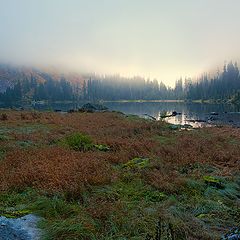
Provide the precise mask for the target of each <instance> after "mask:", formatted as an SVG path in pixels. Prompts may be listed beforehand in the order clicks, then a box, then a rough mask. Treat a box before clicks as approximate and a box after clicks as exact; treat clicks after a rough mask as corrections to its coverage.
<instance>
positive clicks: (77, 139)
mask: <svg viewBox="0 0 240 240" xmlns="http://www.w3.org/2000/svg"><path fill="white" fill-rule="evenodd" d="M62 143H63V145H66V146H68V147H70V149H72V150H75V151H88V150H90V149H92V148H93V142H92V139H91V138H90V137H89V136H87V135H84V134H82V133H74V134H72V135H70V136H68V137H66V138H65V139H64V140H63V141H62Z"/></svg>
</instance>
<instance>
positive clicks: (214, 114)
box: [210, 112, 218, 116]
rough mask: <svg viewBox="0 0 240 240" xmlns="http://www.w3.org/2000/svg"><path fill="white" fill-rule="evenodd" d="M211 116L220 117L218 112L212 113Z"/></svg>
mask: <svg viewBox="0 0 240 240" xmlns="http://www.w3.org/2000/svg"><path fill="white" fill-rule="evenodd" d="M210 115H212V116H216V115H218V113H217V112H211V113H210Z"/></svg>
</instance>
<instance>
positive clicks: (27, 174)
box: [0, 147, 112, 195]
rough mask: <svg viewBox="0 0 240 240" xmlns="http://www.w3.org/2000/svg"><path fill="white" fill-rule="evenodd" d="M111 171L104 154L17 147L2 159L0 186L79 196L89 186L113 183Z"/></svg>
mask: <svg viewBox="0 0 240 240" xmlns="http://www.w3.org/2000/svg"><path fill="white" fill-rule="evenodd" d="M103 173H104V174H103ZM111 174H112V172H111V167H110V165H109V164H108V163H107V162H106V161H105V157H104V154H102V153H97V154H95V156H92V154H91V153H90V154H88V153H78V152H74V151H70V150H66V149H61V148H59V147H49V148H43V149H32V150H16V151H14V152H12V153H9V154H8V155H7V156H6V158H5V159H4V160H3V161H2V162H1V168H0V175H1V176H2V181H1V183H0V189H1V190H9V189H17V190H19V189H24V188H26V187H33V188H37V189H41V190H45V191H48V192H50V193H54V192H55V193H57V192H60V193H68V194H71V195H74V194H76V195H77V194H79V193H81V192H82V191H83V190H84V188H86V187H88V185H99V184H105V183H109V182H110V181H111Z"/></svg>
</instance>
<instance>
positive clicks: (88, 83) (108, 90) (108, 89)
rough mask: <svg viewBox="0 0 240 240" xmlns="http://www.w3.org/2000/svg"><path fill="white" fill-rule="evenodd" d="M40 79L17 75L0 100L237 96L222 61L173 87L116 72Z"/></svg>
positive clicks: (237, 86)
mask: <svg viewBox="0 0 240 240" xmlns="http://www.w3.org/2000/svg"><path fill="white" fill-rule="evenodd" d="M44 79H45V80H44V81H39V80H37V79H36V78H35V77H34V76H31V77H25V78H21V79H19V80H18V81H17V82H16V83H15V84H14V85H13V86H11V87H9V88H7V90H6V91H5V92H2V93H0V101H1V102H16V101H22V100H35V101H41V100H49V101H79V100H84V101H99V100H108V101H114V100H208V99H213V100H224V99H230V98H238V97H239V96H240V94H239V92H240V76H239V69H238V66H237V63H234V64H233V63H232V62H229V63H228V64H224V67H223V70H222V71H221V72H218V73H217V74H215V75H214V76H212V77H209V76H208V75H207V74H204V75H203V76H201V77H200V78H199V79H198V80H193V79H191V78H185V79H184V80H183V79H182V78H180V79H178V80H177V81H176V83H175V87H173V88H172V87H168V86H166V85H165V84H164V83H163V82H158V81H157V80H156V79H153V80H149V79H147V80H146V79H144V78H142V77H133V78H125V77H121V76H119V75H114V76H104V77H102V76H96V75H95V76H94V77H89V78H88V79H87V78H86V80H84V81H83V82H81V83H80V82H79V83H74V84H73V83H71V82H70V81H68V80H67V79H65V78H64V77H62V78H61V79H60V80H58V81H56V80H54V79H53V78H52V77H51V76H50V75H47V74H46V76H44Z"/></svg>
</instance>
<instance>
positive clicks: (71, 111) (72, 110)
mask: <svg viewBox="0 0 240 240" xmlns="http://www.w3.org/2000/svg"><path fill="white" fill-rule="evenodd" d="M74 112H76V110H74V109H69V110H68V113H74Z"/></svg>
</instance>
